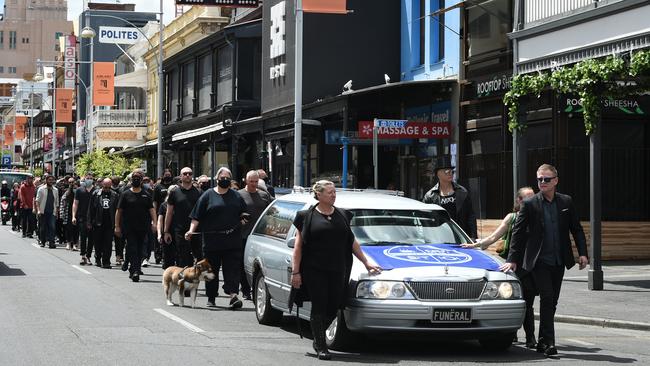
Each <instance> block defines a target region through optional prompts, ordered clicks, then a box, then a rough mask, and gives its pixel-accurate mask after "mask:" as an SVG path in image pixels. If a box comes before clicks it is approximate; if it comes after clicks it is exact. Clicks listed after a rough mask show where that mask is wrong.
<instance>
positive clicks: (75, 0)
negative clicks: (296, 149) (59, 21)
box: [0, 0, 176, 24]
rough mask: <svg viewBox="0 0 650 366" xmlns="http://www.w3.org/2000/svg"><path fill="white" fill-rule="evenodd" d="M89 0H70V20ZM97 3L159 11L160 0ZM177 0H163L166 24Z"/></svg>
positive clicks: (2, 1) (1, 0)
mask: <svg viewBox="0 0 650 366" xmlns="http://www.w3.org/2000/svg"><path fill="white" fill-rule="evenodd" d="M86 1H87V0H68V20H75V19H79V14H81V12H82V11H83V7H84V5H85V3H86ZM92 2H96V3H109V4H115V3H116V2H117V3H122V4H135V11H143V12H155V13H157V12H159V11H160V0H92ZM4 4H5V0H0V13H2V12H3V7H4ZM175 7H176V5H175V1H174V0H163V13H164V15H163V17H164V21H165V24H168V23H169V22H171V21H172V20H173V19H174V16H175Z"/></svg>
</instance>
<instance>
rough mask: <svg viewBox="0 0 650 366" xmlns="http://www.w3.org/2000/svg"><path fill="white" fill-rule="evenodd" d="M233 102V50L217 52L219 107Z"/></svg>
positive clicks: (223, 49)
mask: <svg viewBox="0 0 650 366" xmlns="http://www.w3.org/2000/svg"><path fill="white" fill-rule="evenodd" d="M231 101H232V48H230V47H228V46H226V47H222V48H220V49H219V50H218V51H217V103H216V104H217V106H221V105H223V104H225V103H228V102H231Z"/></svg>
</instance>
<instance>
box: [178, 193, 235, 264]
mask: <svg viewBox="0 0 650 366" xmlns="http://www.w3.org/2000/svg"><path fill="white" fill-rule="evenodd" d="M243 212H246V202H245V201H244V199H242V198H241V196H240V195H239V193H237V192H236V191H234V190H232V189H229V190H228V191H227V192H226V193H225V194H223V195H222V194H219V193H217V192H216V191H215V190H214V189H210V190H208V191H205V192H203V194H202V195H201V197H200V198H199V200H198V202H197V203H196V205H195V206H194V209H193V210H192V213H191V214H190V217H191V218H192V219H194V220H198V221H199V223H200V225H201V232H202V233H203V234H202V235H201V236H202V238H203V251H204V252H211V251H217V250H224V249H235V248H241V223H240V216H241V214H242V213H243ZM174 216H176V214H174Z"/></svg>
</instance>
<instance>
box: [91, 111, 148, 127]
mask: <svg viewBox="0 0 650 366" xmlns="http://www.w3.org/2000/svg"><path fill="white" fill-rule="evenodd" d="M93 122H94V123H93V126H95V127H146V126H147V113H146V110H144V109H119V110H118V109H112V110H97V111H95V112H94V113H93Z"/></svg>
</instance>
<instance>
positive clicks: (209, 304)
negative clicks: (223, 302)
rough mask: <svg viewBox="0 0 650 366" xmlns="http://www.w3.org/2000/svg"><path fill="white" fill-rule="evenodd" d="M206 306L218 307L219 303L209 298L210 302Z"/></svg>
mask: <svg viewBox="0 0 650 366" xmlns="http://www.w3.org/2000/svg"><path fill="white" fill-rule="evenodd" d="M205 306H207V307H209V308H216V307H217V305H216V304H215V303H214V300H212V301H210V300H208V303H207V304H206V305H205Z"/></svg>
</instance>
